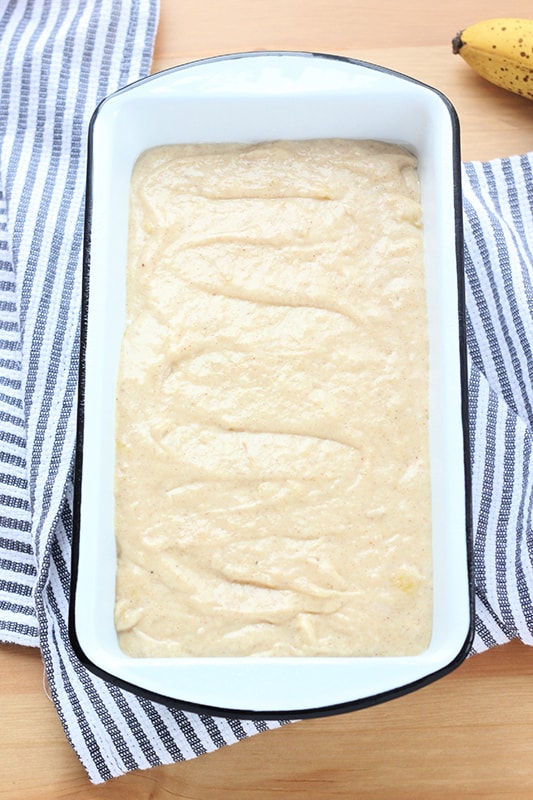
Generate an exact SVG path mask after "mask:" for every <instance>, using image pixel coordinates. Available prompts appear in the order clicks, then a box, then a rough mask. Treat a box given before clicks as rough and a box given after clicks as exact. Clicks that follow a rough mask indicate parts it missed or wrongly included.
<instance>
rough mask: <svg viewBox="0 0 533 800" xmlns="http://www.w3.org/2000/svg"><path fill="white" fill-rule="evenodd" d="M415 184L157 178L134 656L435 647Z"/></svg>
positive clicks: (155, 154) (360, 154) (123, 380)
mask: <svg viewBox="0 0 533 800" xmlns="http://www.w3.org/2000/svg"><path fill="white" fill-rule="evenodd" d="M416 170H417V165H416V160H415V158H414V157H413V156H412V155H411V154H410V153H408V152H406V151H405V150H403V149H401V148H399V147H396V146H393V145H389V144H385V143H378V142H361V141H348V140H314V141H302V142H289V141H284V142H274V143H263V144H259V145H190V146H181V145H180V146H168V147H160V148H155V149H153V150H149V151H147V152H146V153H144V154H143V155H142V156H141V157H140V159H139V161H138V163H137V165H136V167H135V170H134V174H133V178H132V184H131V214H130V246H129V264H128V272H127V316H128V319H127V326H126V330H125V333H124V340H123V349H122V360H121V367H120V375H119V382H118V391H117V417H116V424H117V442H116V444H117V456H116V458H117V465H116V537H117V546H118V567H117V595H116V607H115V620H116V627H117V631H118V635H119V642H120V645H121V647H122V648H123V650H124V651H125V652H126V653H128V654H130V655H133V656H188V655H193V656H213V655H223V656H242V655H273V656H286V655H289V656H291V655H304V656H307V655H313V656H314V655H332V656H341V655H343V656H346V655H347V656H353V655H404V654H411V653H416V652H419V651H421V650H423V649H424V648H425V647H426V646H427V644H428V641H429V638H430V633H431V602H432V601H431V595H432V589H431V544H430V536H431V532H430V529H431V524H430V513H431V503H430V485H429V456H428V341H427V320H426V296H425V285H424V265H423V246H422V221H421V208H420V200H419V187H418V180H417V171H416Z"/></svg>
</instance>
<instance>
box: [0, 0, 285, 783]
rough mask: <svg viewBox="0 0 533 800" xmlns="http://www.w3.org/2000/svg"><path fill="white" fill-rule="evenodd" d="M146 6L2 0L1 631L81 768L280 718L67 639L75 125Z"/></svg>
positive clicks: (139, 33) (211, 742)
mask: <svg viewBox="0 0 533 800" xmlns="http://www.w3.org/2000/svg"><path fill="white" fill-rule="evenodd" d="M157 21H158V4H157V2H156V0H76V2H72V0H8V1H7V2H6V0H4V1H3V2H1V1H0V81H1V86H0V91H1V98H0V639H2V640H4V641H6V642H15V643H19V644H29V645H36V646H39V647H40V648H41V651H42V654H43V660H44V664H45V668H46V675H47V679H48V683H49V687H50V692H51V695H52V698H53V700H54V703H55V705H56V707H57V710H58V713H59V717H60V719H61V722H62V723H63V726H64V729H65V733H66V735H67V737H68V739H69V741H70V742H71V744H72V746H73V748H74V750H75V751H76V753H77V754H78V756H79V758H80V760H81V762H82V763H83V765H84V766H85V768H86V770H87V772H88V774H89V777H90V779H91V780H92V781H93V782H101V781H104V780H106V779H108V778H111V777H113V776H117V775H120V774H123V773H124V772H127V771H128V770H133V769H138V768H146V767H150V766H153V765H156V764H164V763H169V762H174V761H180V760H183V759H189V758H193V757H195V756H198V755H200V754H202V753H207V752H209V751H212V750H215V749H216V748H218V747H221V746H223V745H225V744H231V743H233V742H236V741H238V740H240V739H243V738H245V737H247V736H250V735H252V734H254V733H257V732H258V731H263V730H266V729H267V728H273V727H276V726H277V723H276V722H268V723H262V722H256V723H252V722H245V721H243V722H242V723H241V722H239V721H238V720H228V721H226V720H224V719H213V718H210V717H206V716H198V715H194V714H186V713H181V712H179V711H175V710H169V709H167V708H164V707H161V706H158V705H156V704H153V703H150V702H147V701H145V700H143V699H140V698H136V697H133V696H132V695H129V694H127V693H125V692H121V691H119V690H118V689H116V688H114V687H113V686H108V685H107V684H105V683H104V682H103V681H101V680H98V679H97V678H95V677H94V676H92V675H90V674H88V673H87V671H86V670H85V669H84V668H83V667H82V666H81V665H80V664H79V663H78V662H77V661H76V658H75V656H74V654H73V652H72V649H71V647H70V645H69V641H68V635H67V609H68V593H69V576H70V541H71V532H72V502H71V501H72V459H73V451H74V439H75V424H76V405H75V401H76V388H77V372H78V369H77V362H78V346H79V309H80V290H81V255H82V236H83V199H84V183H85V167H86V157H85V155H86V150H85V148H86V137H87V128H88V123H89V119H90V116H91V114H92V112H93V110H94V108H95V107H96V105H97V103H98V102H99V100H101V99H102V98H103V97H104V96H105V95H107V94H109V93H110V92H112V91H114V90H115V89H117V88H119V87H120V86H124V85H125V84H127V83H130V82H132V81H133V80H136V79H137V78H139V77H141V76H143V75H145V74H147V73H148V72H149V69H150V63H151V56H152V51H153V43H154V37H155V30H156V26H157Z"/></svg>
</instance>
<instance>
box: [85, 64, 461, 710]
mask: <svg viewBox="0 0 533 800" xmlns="http://www.w3.org/2000/svg"><path fill="white" fill-rule="evenodd" d="M326 137H348V138H371V139H384V140H386V141H390V142H397V143H399V144H402V145H404V146H406V147H408V148H409V149H410V150H412V151H413V152H414V153H415V154H416V156H417V157H418V160H419V176H420V182H421V195H422V206H423V224H424V247H425V262H426V283H427V302H428V312H429V337H430V451H431V482H432V547H433V563H434V568H433V570H434V574H433V585H434V601H433V635H432V639H431V642H430V645H429V647H428V648H427V650H426V651H424V652H423V653H421V654H420V655H418V656H409V657H393V658H381V657H380V658H322V657H321V658H204V659H195V658H181V659H174V658H170V659H169V658H159V659H157V658H148V659H135V658H130V657H128V656H126V655H125V654H124V653H123V652H122V651H121V650H120V648H119V646H118V643H117V637H116V633H115V629H114V624H113V609H114V593H115V570H116V566H115V562H116V551H115V537H114V524H113V516H114V500H113V482H114V457H115V456H114V446H115V445H114V442H115V432H114V407H115V385H116V375H117V368H118V360H119V351H120V345H121V338H122V333H123V326H124V321H125V269H126V257H127V232H128V193H129V184H130V177H131V172H132V167H133V165H134V163H135V161H136V159H137V157H138V156H139V154H140V153H141V152H142V151H144V150H146V149H148V148H150V147H153V146H156V145H160V144H174V143H180V142H224V141H227V142H232V141H248V142H253V141H266V140H272V139H302V138H326ZM462 253H463V240H462V198H461V186H460V153H459V130H458V122H457V117H456V114H455V111H454V109H453V107H452V106H451V105H450V103H449V101H448V100H447V99H446V98H445V97H443V96H442V95H441V94H440V93H439V92H438V91H436V90H435V89H433V88H431V87H428V86H426V85H424V84H421V83H419V82H418V81H415V80H413V79H411V78H409V77H407V76H405V75H402V74H399V73H395V72H393V71H390V70H388V69H385V68H383V67H380V66H377V65H374V64H369V63H365V62H361V61H356V60H352V59H348V58H343V57H338V56H331V55H327V54H315V53H299V52H260V53H242V54H233V55H229V56H222V57H218V58H212V59H206V60H203V61H198V62H194V63H190V64H185V65H182V66H179V67H176V68H173V69H170V70H167V71H165V72H162V73H158V74H156V75H153V76H151V77H148V78H146V79H143V80H141V81H138V82H137V83H134V84H132V85H130V86H127V87H126V88H124V89H122V90H120V91H118V92H116V93H115V94H113V95H111V96H109V97H108V98H107V99H106V100H104V101H103V102H102V103H101V104H100V106H99V107H98V109H97V110H96V112H95V114H94V116H93V119H92V121H91V125H90V134H89V153H88V177H87V209H86V240H85V251H84V283H83V309H82V336H81V361H80V387H79V427H78V441H77V454H76V479H75V529H74V541H73V561H72V592H71V606H70V634H71V640H72V643H73V646H74V649H75V651H76V653H77V655H78V657H79V658H80V660H81V661H82V662H83V663H84V664H85V665H86V666H87V667H88V668H89V669H90V670H91V671H93V672H94V673H96V674H97V675H99V676H101V677H103V678H105V679H106V680H108V681H111V682H113V683H115V684H116V685H118V686H121V687H124V688H125V689H128V690H130V691H133V692H135V693H137V694H139V695H142V696H145V697H148V698H151V699H153V700H156V701H158V702H162V703H166V704H170V705H176V706H179V707H180V708H184V709H189V710H193V711H202V712H208V713H212V714H220V715H225V716H238V717H248V718H254V717H256V718H261V717H262V718H276V719H281V718H302V717H309V716H318V715H324V714H332V713H338V712H342V711H348V710H351V709H355V708H359V707H363V706H368V705H371V704H373V703H377V702H380V701H383V700H387V699H390V698H392V697H396V696H398V695H400V694H402V693H405V692H407V691H411V690H413V689H416V688H418V687H420V686H423V685H425V684H427V683H428V682H430V681H432V680H435V679H436V678H438V677H440V676H442V675H444V674H446V673H447V672H449V671H450V670H451V669H453V668H454V667H456V666H457V665H458V664H460V663H461V661H462V660H463V659H464V658H465V656H466V654H467V653H468V650H469V646H470V641H471V637H472V578H471V556H470V535H471V531H470V487H469V472H468V466H467V465H468V441H467V394H466V392H467V388H466V366H465V331H464V324H465V313H464V295H463V264H462Z"/></svg>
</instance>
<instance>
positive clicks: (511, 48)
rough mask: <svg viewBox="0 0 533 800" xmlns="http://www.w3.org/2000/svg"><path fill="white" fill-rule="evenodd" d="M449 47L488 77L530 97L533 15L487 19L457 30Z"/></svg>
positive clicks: (532, 67)
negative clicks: (522, 17) (531, 16)
mask: <svg viewBox="0 0 533 800" xmlns="http://www.w3.org/2000/svg"><path fill="white" fill-rule="evenodd" d="M452 49H453V52H454V53H456V54H457V53H458V54H459V55H460V56H461V57H462V58H464V60H465V61H466V63H467V64H469V66H470V67H472V69H473V70H475V71H476V72H477V73H478V74H479V75H481V76H482V77H483V78H485V79H486V80H487V81H490V82H491V83H494V84H496V86H500V87H501V88H502V89H507V90H508V91H509V92H514V94H518V95H521V96H522V97H526V98H528V99H529V100H533V19H515V18H511V17H509V18H505V17H503V18H501V19H487V20H484V21H482V22H478V23H476V24H475V25H470V26H469V27H468V28H465V29H464V30H462V31H460V32H459V33H458V34H457V35H456V36H455V37H454V38H453V40H452Z"/></svg>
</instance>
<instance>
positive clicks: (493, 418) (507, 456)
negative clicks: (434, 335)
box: [463, 153, 533, 652]
mask: <svg viewBox="0 0 533 800" xmlns="http://www.w3.org/2000/svg"><path fill="white" fill-rule="evenodd" d="M463 198H464V199H463V207H464V215H463V216H464V224H465V280H466V306H467V342H468V353H469V414H470V436H471V465H472V470H471V471H472V482H473V487H472V495H473V497H472V499H473V522H474V579H475V587H476V632H475V639H474V643H473V648H474V651H476V652H479V651H481V650H485V649H487V648H488V647H491V646H493V645H496V644H500V643H503V642H506V641H508V640H510V639H515V638H518V639H521V640H522V641H523V642H525V643H526V644H533V605H532V597H533V567H532V559H533V530H532V514H533V458H532V445H533V438H532V433H531V431H532V426H533V154H532V153H529V154H527V155H521V156H515V157H513V158H505V159H501V160H495V161H491V162H488V163H487V162H486V163H468V164H465V165H464V168H463Z"/></svg>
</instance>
